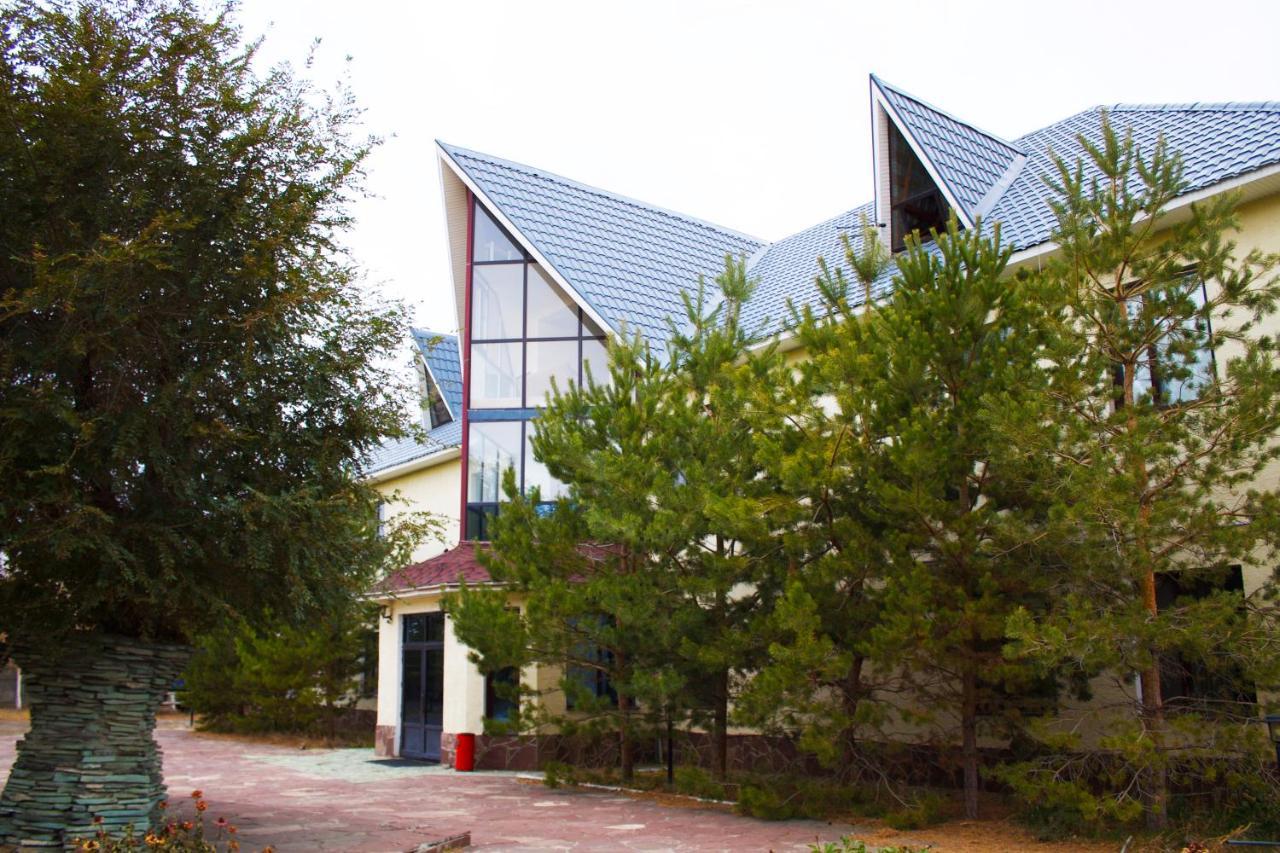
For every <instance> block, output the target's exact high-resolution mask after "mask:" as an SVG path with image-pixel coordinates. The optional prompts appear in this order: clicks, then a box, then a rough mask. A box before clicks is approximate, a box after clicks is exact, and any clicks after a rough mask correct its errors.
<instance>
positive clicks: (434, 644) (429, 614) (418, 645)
mask: <svg viewBox="0 0 1280 853" xmlns="http://www.w3.org/2000/svg"><path fill="white" fill-rule="evenodd" d="M411 620H413V621H417V620H421V622H422V624H423V631H422V637H423V638H422V639H421V640H412V641H411V640H409V639H408V633H409V625H410V621H411ZM444 622H445V618H444V611H442V610H434V611H431V610H429V611H424V612H419V613H406V614H404V615H403V616H402V617H401V625H400V642H399V649H398V654H397V655H396V657H397V658H398V663H399V669H400V685H399V686H400V690H399V693H400V696H399V699H400V701H399V703H398V707H397V709H396V718H397V722H398V723H399V726H398V729H399V731H398V732H397V739H396V740H397V744H398V746H399V754H400V755H402V756H404V757H405V758H420V759H425V760H427V761H439V760H440V741H441V736H442V735H443V730H444V646H445V643H444V631H445V624H444ZM433 628H434V629H435V630H434V631H433V630H432V629H433ZM406 652H418V653H419V657H418V667H419V670H418V682H419V683H418V699H419V707H420V708H421V709H422V710H421V712H420V722H418V721H414V722H410V721H408V720H406V719H405V713H404V712H405V708H404V706H405V698H406V694H405V680H406V679H405V676H406V668H405V653H406ZM431 652H438V653H439V655H440V658H439V660H440V667H439V672H438V673H437V674H436V677H437V678H438V679H439V684H440V687H439V697H440V708H439V718H440V722H439V723H438V724H434V723H432V724H429V723H427V716H428V714H427V707H426V705H427V697H428V694H429V691H428V689H427V655H428V654H429V653H431ZM411 734H414V735H420V736H421V738H422V740H421V743H422V745H423V749H422V750H420V751H419V750H417V749H412V748H409V738H410V735H411ZM431 734H434V737H431V736H430V735H431ZM433 744H434V751H433V750H432V745H433Z"/></svg>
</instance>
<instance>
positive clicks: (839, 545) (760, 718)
mask: <svg viewBox="0 0 1280 853" xmlns="http://www.w3.org/2000/svg"><path fill="white" fill-rule="evenodd" d="M844 246H845V256H846V257H845V260H846V262H847V264H848V266H849V268H850V269H851V270H852V271H853V272H854V274H855V277H856V282H849V281H848V280H847V279H846V278H845V276H844V272H843V270H842V269H841V268H840V267H836V268H835V269H832V268H830V267H829V266H828V265H827V264H826V262H825V261H824V260H823V259H819V264H820V267H821V270H822V274H821V275H820V276H819V278H818V280H817V285H818V288H819V292H820V294H821V295H822V304H821V306H820V307H819V309H818V310H814V309H812V308H811V307H809V306H804V307H803V308H802V309H800V310H798V311H795V312H794V316H793V318H792V322H793V326H794V327H795V329H796V337H797V339H798V341H799V343H800V345H801V346H802V348H803V352H804V354H805V357H804V358H803V359H802V360H800V361H799V362H797V363H795V364H791V365H787V366H785V368H784V369H782V370H777V371H773V372H772V373H769V374H765V375H763V376H761V377H760V381H759V384H758V390H757V395H758V397H759V399H760V401H761V402H760V403H759V405H760V407H761V409H762V410H765V411H767V412H769V416H767V417H764V418H762V419H760V422H759V424H758V427H757V429H756V431H755V433H754V435H753V439H754V442H755V443H756V445H757V450H756V453H757V454H758V456H759V458H760V460H761V465H762V468H763V470H764V471H765V472H766V476H767V477H768V478H769V479H770V480H772V481H773V482H775V483H776V494H773V495H769V494H766V495H763V496H762V499H761V500H760V501H759V505H758V514H759V515H760V517H762V518H764V519H766V520H767V525H768V527H769V529H770V530H771V531H773V533H774V535H775V536H776V537H777V538H778V539H779V540H780V545H781V548H782V556H781V561H782V566H781V567H780V568H779V570H778V571H777V577H776V579H775V581H774V582H775V584H776V585H777V586H778V587H780V588H781V590H782V592H781V595H780V597H779V598H778V599H777V601H776V605H775V606H774V607H773V608H772V610H771V613H770V616H769V618H768V619H767V621H766V623H765V625H763V626H761V627H762V630H761V633H762V634H763V636H765V637H766V638H768V639H769V640H770V644H769V648H768V656H767V659H766V660H765V661H764V662H763V663H762V666H761V667H760V669H759V671H758V672H757V673H755V675H754V677H753V678H752V679H751V681H750V683H749V684H748V685H747V687H746V689H745V690H744V692H743V695H742V697H741V700H740V702H739V704H738V706H737V710H736V715H737V717H738V718H739V719H740V720H741V721H742V722H744V723H746V724H749V725H754V726H759V727H761V728H763V729H764V730H766V731H776V732H779V733H783V734H792V733H798V735H799V746H800V747H801V748H802V749H804V750H807V751H809V752H811V753H813V754H815V755H816V756H817V757H818V758H819V759H820V760H821V761H822V762H823V763H824V764H826V765H829V766H834V767H837V768H838V769H839V770H840V772H841V774H842V775H843V776H845V777H854V776H859V775H863V774H867V773H870V774H873V775H877V776H879V775H882V774H883V769H882V768H881V767H880V766H879V765H878V764H877V763H876V762H875V761H873V760H868V759H867V757H866V756H865V755H864V754H863V753H862V751H861V750H860V749H859V748H858V742H859V740H860V739H861V738H862V736H863V735H865V734H868V733H870V732H873V731H875V730H876V729H877V728H878V727H879V726H880V725H881V724H882V723H884V722H885V721H886V719H887V717H886V714H887V708H886V706H885V705H883V704H882V703H881V702H880V701H879V699H880V697H881V693H882V691H883V690H885V689H888V688H891V687H892V686H893V684H892V682H893V681H894V679H895V677H894V675H893V673H890V672H885V671H873V670H872V668H871V667H870V666H869V665H868V658H867V651H868V649H867V643H868V642H869V639H870V631H871V628H872V627H873V626H874V624H875V623H876V621H877V620H878V618H879V614H880V604H879V598H880V590H881V588H882V586H883V584H882V580H883V576H884V571H885V568H886V567H887V565H888V556H887V551H886V544H887V540H886V539H885V538H884V534H885V527H884V525H882V524H881V523H880V521H879V519H877V518H876V517H875V516H874V515H873V514H871V513H869V512H868V509H869V508H870V503H869V501H868V487H869V485H870V484H871V483H872V482H873V480H874V477H873V472H874V470H875V468H876V466H877V465H879V464H881V463H880V461H879V460H880V457H881V456H882V454H883V449H884V447H885V444H884V439H885V437H886V433H885V432H883V426H884V423H883V420H882V419H881V418H880V416H879V414H878V413H877V412H876V410H875V408H874V406H871V405H869V402H870V398H869V397H868V396H867V395H866V393H865V391H866V387H867V378H868V377H871V376H874V375H875V372H876V367H875V366H874V364H873V363H872V362H871V360H870V357H869V350H868V349H867V347H866V344H867V342H868V341H869V340H870V339H871V337H872V335H873V331H872V330H873V327H874V326H875V325H876V324H877V323H878V322H879V321H878V318H877V314H876V312H875V310H874V309H872V308H869V307H868V306H871V305H872V304H873V303H872V296H873V295H874V293H873V287H874V286H876V285H877V283H878V282H880V281H881V279H882V277H883V275H884V274H885V273H886V272H887V270H888V269H889V268H890V267H891V265H892V259H891V257H890V255H889V252H888V250H887V249H886V248H885V247H884V245H883V244H882V243H881V241H880V237H879V234H878V232H877V231H876V229H875V228H873V227H871V226H870V225H869V223H867V222H866V221H865V220H864V222H863V228H862V233H861V235H860V242H859V244H858V245H857V246H856V247H855V246H854V244H853V243H852V242H851V241H850V240H848V239H847V238H846V239H845V241H844ZM853 287H856V292H853V293H851V292H850V290H851V288H853Z"/></svg>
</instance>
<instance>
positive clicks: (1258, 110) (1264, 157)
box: [744, 102, 1280, 331]
mask: <svg viewBox="0 0 1280 853" xmlns="http://www.w3.org/2000/svg"><path fill="white" fill-rule="evenodd" d="M1104 109H1105V110H1107V111H1108V113H1109V117H1110V121H1111V124H1112V126H1113V127H1114V128H1115V129H1116V130H1118V131H1119V132H1120V133H1125V132H1130V133H1132V134H1133V138H1134V141H1135V142H1136V143H1137V144H1138V146H1139V147H1140V149H1141V150H1142V151H1144V152H1150V151H1151V150H1152V148H1153V147H1154V146H1155V144H1156V141H1157V139H1159V138H1160V137H1161V136H1162V135H1163V137H1164V139H1165V142H1166V144H1167V145H1168V147H1169V149H1170V150H1171V151H1176V152H1178V153H1180V154H1181V156H1182V161H1183V167H1184V178H1185V181H1186V193H1193V192H1196V191H1198V190H1204V189H1207V188H1210V187H1213V186H1215V185H1217V184H1221V183H1222V182H1224V181H1228V180H1231V179H1232V178H1238V177H1241V176H1243V175H1247V174H1250V173H1252V172H1256V171H1258V170H1259V169H1263V168H1266V167H1269V166H1277V165H1280V103H1278V102H1263V103H1251V104H1240V103H1224V104H1136V105H1126V104H1117V105H1114V106H1111V107H1095V108H1093V109H1090V110H1086V111H1084V112H1080V113H1077V114H1076V115H1073V116H1071V117H1069V118H1066V119H1063V120H1062V121H1060V122H1056V123H1054V124H1051V125H1049V126H1048V127H1044V128H1041V129H1040V130H1036V131H1033V132H1031V133H1028V134H1026V135H1025V136H1022V137H1020V138H1018V139H1016V140H1014V141H1013V143H1012V145H1013V146H1014V147H1015V148H1017V149H1018V150H1019V151H1025V152H1026V158H1027V160H1026V163H1025V164H1024V165H1023V166H1022V167H1021V168H1020V169H1019V170H1018V171H1017V173H1016V175H1015V176H1014V177H1013V180H1012V181H1011V182H1010V183H1009V185H1008V186H1007V187H1003V188H1001V191H1000V192H999V194H998V195H997V196H995V197H994V198H992V199H990V200H989V206H990V210H989V212H988V213H987V214H986V215H985V216H984V217H983V228H984V229H989V228H992V227H993V226H994V223H997V222H999V223H1000V229H1001V237H1002V239H1003V240H1004V242H1005V243H1007V244H1008V245H1010V246H1012V247H1013V248H1014V249H1015V250H1024V249H1031V248H1034V247H1036V246H1040V245H1042V244H1044V243H1046V242H1048V241H1049V240H1050V239H1051V237H1052V235H1053V229H1054V227H1055V225H1056V222H1055V220H1054V217H1053V211H1052V210H1051V209H1050V207H1049V201H1050V199H1051V197H1052V196H1053V190H1052V189H1051V188H1050V187H1049V186H1048V185H1046V183H1045V181H1044V178H1045V177H1046V176H1049V175H1051V174H1052V173H1053V170H1054V167H1053V155H1054V154H1056V155H1058V156H1062V157H1066V158H1067V159H1069V160H1074V158H1076V157H1077V156H1081V155H1083V151H1082V150H1081V148H1080V143H1079V137H1080V136H1081V135H1083V136H1084V137H1085V138H1086V139H1089V140H1091V141H1094V142H1098V141H1100V140H1101V137H1102V114H1101V110H1104ZM1090 171H1092V169H1091V167H1088V166H1086V175H1088V174H1089V173H1090ZM864 212H865V213H867V215H868V216H870V215H872V207H871V206H870V205H861V206H859V207H856V208H854V209H852V210H850V211H848V212H846V213H843V214H841V215H840V216H837V217H835V218H833V219H831V220H828V221H827V222H824V223H820V224H819V225H815V226H812V227H811V228H807V229H805V230H803V231H800V232H799V233H797V234H793V235H792V236H790V237H786V238H784V239H782V240H779V241H777V242H775V243H772V244H770V245H769V247H768V248H766V249H765V250H764V251H762V252H760V253H758V254H757V255H756V256H755V257H754V258H753V260H752V263H751V265H750V267H749V268H748V274H749V275H751V276H753V277H756V278H758V279H759V280H760V286H759V289H758V290H757V295H756V298H755V299H754V300H753V301H752V304H751V305H749V306H747V310H746V311H745V312H744V317H746V318H747V319H749V320H750V321H751V322H760V321H761V320H763V319H764V318H766V317H767V318H768V319H769V328H770V329H771V330H772V331H780V330H782V329H783V328H784V327H785V326H786V323H787V319H788V317H789V316H790V312H789V310H788V307H787V305H788V302H789V301H791V302H794V303H796V304H798V305H803V304H815V303H816V301H817V299H818V292H817V288H816V287H815V286H814V284H813V279H814V277H815V276H817V274H818V263H817V258H818V256H819V255H821V256H822V257H824V258H825V259H826V261H827V263H828V264H829V265H830V266H831V267H832V268H833V269H834V268H837V267H839V268H844V248H843V244H842V243H841V241H840V233H841V232H845V233H848V234H849V235H850V237H851V239H852V240H853V243H854V247H855V250H856V248H857V246H858V239H859V224H858V223H859V219H860V214H862V213H864ZM845 275H846V276H848V275H849V271H848V270H847V269H845ZM892 275H893V274H892V271H890V272H889V273H886V274H885V276H883V277H882V279H881V280H880V281H878V282H877V283H876V285H875V287H874V288H873V290H874V291H875V292H876V293H884V292H887V291H888V289H889V287H891V285H892ZM854 296H855V297H856V296H857V294H854Z"/></svg>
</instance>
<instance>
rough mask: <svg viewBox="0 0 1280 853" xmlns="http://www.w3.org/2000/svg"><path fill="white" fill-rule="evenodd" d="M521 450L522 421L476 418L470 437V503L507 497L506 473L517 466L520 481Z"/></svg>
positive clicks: (468, 499) (468, 496) (468, 452)
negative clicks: (503, 479)
mask: <svg viewBox="0 0 1280 853" xmlns="http://www.w3.org/2000/svg"><path fill="white" fill-rule="evenodd" d="M520 451H521V441H520V422H519V421H481V422H479V423H477V422H474V421H473V422H472V423H471V425H470V433H469V435H468V439H467V477H468V480H467V483H468V485H467V501H468V503H493V502H495V501H500V500H506V497H505V496H504V495H503V494H502V473H503V472H504V471H506V470H507V469H508V468H512V467H514V468H515V469H516V486H519V485H520V467H519V466H520Z"/></svg>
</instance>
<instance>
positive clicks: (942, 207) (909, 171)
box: [889, 122, 950, 252]
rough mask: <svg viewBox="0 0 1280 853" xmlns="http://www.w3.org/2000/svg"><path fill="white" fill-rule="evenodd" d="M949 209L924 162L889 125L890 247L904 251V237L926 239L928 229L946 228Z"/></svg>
mask: <svg viewBox="0 0 1280 853" xmlns="http://www.w3.org/2000/svg"><path fill="white" fill-rule="evenodd" d="M949 212H950V208H949V207H948V206H947V201H946V199H945V198H944V197H943V195H942V191H941V190H939V189H938V185H937V184H935V183H934V182H933V178H932V177H930V176H929V171H928V170H927V169H926V168H925V166H924V163H922V162H921V161H920V158H919V157H917V156H916V153H915V152H914V151H912V150H911V145H910V144H909V143H908V142H907V140H906V138H905V137H904V136H903V135H902V133H901V131H899V130H898V128H897V127H895V126H894V125H893V123H892V122H890V123H889V222H890V228H891V237H892V241H891V248H892V249H893V251H895V252H898V251H901V250H902V249H904V248H906V242H907V236H908V235H909V234H912V233H915V234H917V235H919V237H920V239H921V240H926V241H927V240H929V239H930V236H929V232H930V231H931V230H937V231H941V230H943V229H944V228H946V226H947V214H948V213H949Z"/></svg>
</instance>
